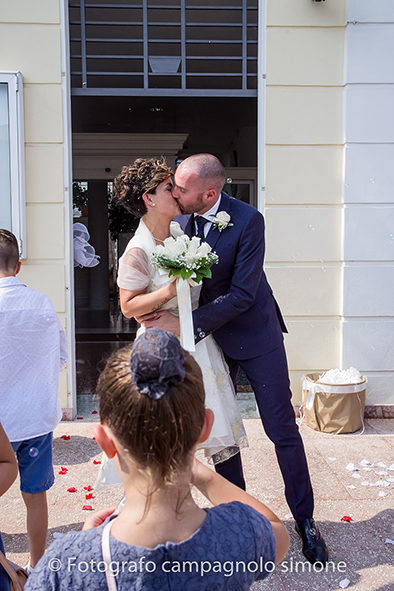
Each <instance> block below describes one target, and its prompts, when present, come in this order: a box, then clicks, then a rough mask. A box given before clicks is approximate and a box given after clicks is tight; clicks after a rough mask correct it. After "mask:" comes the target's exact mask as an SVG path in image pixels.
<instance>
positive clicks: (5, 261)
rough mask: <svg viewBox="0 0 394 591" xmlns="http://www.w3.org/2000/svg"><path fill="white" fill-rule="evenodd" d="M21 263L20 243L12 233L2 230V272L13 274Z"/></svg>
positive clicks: (0, 269) (0, 253)
mask: <svg viewBox="0 0 394 591" xmlns="http://www.w3.org/2000/svg"><path fill="white" fill-rule="evenodd" d="M18 262H19V248H18V242H17V240H16V238H15V236H14V234H13V233H12V232H10V231H9V230H5V229H3V228H1V229H0V271H2V272H6V273H12V272H13V271H14V270H15V269H16V266H17V264H18Z"/></svg>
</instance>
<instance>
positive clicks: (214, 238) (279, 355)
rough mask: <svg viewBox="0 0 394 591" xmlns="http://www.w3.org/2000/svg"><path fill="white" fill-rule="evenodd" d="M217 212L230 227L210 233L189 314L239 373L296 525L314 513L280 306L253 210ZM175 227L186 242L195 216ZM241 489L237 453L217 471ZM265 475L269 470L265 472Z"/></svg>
mask: <svg viewBox="0 0 394 591" xmlns="http://www.w3.org/2000/svg"><path fill="white" fill-rule="evenodd" d="M219 211H226V212H227V213H228V214H229V215H230V217H231V223H232V224H233V226H228V227H227V228H226V229H224V230H222V232H219V230H218V229H213V226H212V227H211V229H210V230H209V232H208V234H207V237H206V241H207V242H208V243H209V244H210V246H211V247H212V248H213V249H214V250H215V251H216V252H217V254H218V255H219V263H218V264H217V265H214V266H213V267H212V278H211V279H204V280H203V287H202V290H201V296H200V305H199V308H198V309H197V310H195V311H194V312H193V323H194V331H195V339H196V342H198V341H199V340H201V339H202V338H204V337H205V336H206V335H208V334H210V333H212V334H213V336H214V338H215V340H216V341H217V343H218V345H219V346H220V347H221V349H222V350H223V352H224V354H225V356H226V359H227V362H228V364H229V367H230V371H231V375H232V377H233V379H234V380H235V378H236V373H237V371H238V367H241V368H242V369H243V370H244V371H245V373H246V375H247V377H248V379H249V382H250V384H251V386H252V388H253V391H254V394H255V397H256V402H257V405H258V408H259V412H260V416H261V420H262V422H263V426H264V429H265V431H266V433H267V435H268V437H269V438H270V439H271V441H272V442H273V443H274V444H275V451H276V455H277V458H278V462H279V466H280V469H281V472H282V476H283V479H284V482H285V495H286V499H287V502H288V504H289V507H290V509H291V511H292V514H293V516H294V518H295V519H296V520H298V521H301V520H303V519H305V518H307V517H312V514H313V492H312V487H311V483H310V478H309V472H308V466H307V463H306V458H305V452H304V447H303V443H302V439H301V437H300V434H299V432H298V427H297V424H296V422H295V415H294V410H293V407H292V404H291V391H290V386H289V376H288V369H287V361H286V353H285V350H284V344H283V335H282V331H284V332H287V331H286V327H285V325H284V322H283V318H282V315H281V313H280V310H279V307H278V305H277V303H276V301H275V299H274V297H273V294H272V290H271V288H270V286H269V284H268V281H267V278H266V276H265V273H264V269H263V263H264V251H265V242H264V218H263V216H262V215H261V213H260V212H258V211H257V210H256V209H254V208H253V207H251V206H250V205H247V204H246V203H243V202H242V201H239V200H237V199H234V198H232V197H229V196H228V195H227V194H226V193H222V194H221V201H220V205H219ZM177 221H178V222H179V223H180V224H181V226H182V228H183V230H184V232H185V233H186V234H188V235H189V236H192V235H193V234H194V220H193V216H192V215H190V216H180V217H179V218H177ZM215 468H216V470H217V471H218V472H219V473H221V474H222V475H223V476H226V477H227V478H228V479H229V480H231V481H232V482H234V483H235V484H238V485H241V486H243V487H244V479H243V474H242V463H241V459H240V454H237V455H236V456H233V458H230V460H228V462H222V463H221V464H217V465H216V466H215ZM265 469H269V466H265Z"/></svg>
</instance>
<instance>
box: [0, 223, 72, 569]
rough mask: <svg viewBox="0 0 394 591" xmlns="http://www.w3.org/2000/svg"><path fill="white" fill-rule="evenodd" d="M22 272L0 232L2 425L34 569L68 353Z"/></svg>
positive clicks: (47, 305) (8, 238) (10, 241)
mask: <svg viewBox="0 0 394 591" xmlns="http://www.w3.org/2000/svg"><path fill="white" fill-rule="evenodd" d="M20 267H21V263H20V261H19V249H18V243H17V241H16V238H15V236H14V235H13V234H12V233H11V232H9V231H8V230H2V229H0V366H1V372H0V420H1V422H2V425H3V427H4V430H5V432H6V434H7V436H8V438H9V440H10V442H11V445H12V447H13V449H14V452H15V453H16V456H17V460H18V466H19V474H20V488H21V492H22V497H23V500H24V502H25V505H26V509H27V533H28V538H29V550H30V564H31V567H34V566H35V565H36V564H37V562H38V560H39V559H40V558H41V556H42V555H43V554H44V551H45V546H46V537H47V532H48V506H47V498H46V491H47V490H48V489H49V488H50V487H51V486H52V484H53V482H54V474H53V464H52V432H53V430H54V428H55V427H56V425H57V424H58V422H59V421H60V419H61V409H60V405H59V402H58V397H57V391H58V380H59V370H60V369H62V368H63V367H64V364H65V363H66V361H67V348H66V337H65V334H64V331H63V329H62V327H61V325H60V322H59V319H58V317H57V314H56V312H55V309H54V307H53V305H52V303H51V301H50V300H49V298H48V297H47V296H46V295H44V294H43V293H41V292H40V291H38V290H35V289H30V288H29V287H27V286H26V285H25V284H24V283H22V282H21V281H20V280H19V279H18V278H17V277H16V275H17V273H19V270H20Z"/></svg>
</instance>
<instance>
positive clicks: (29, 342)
mask: <svg viewBox="0 0 394 591" xmlns="http://www.w3.org/2000/svg"><path fill="white" fill-rule="evenodd" d="M66 361H67V345H66V335H65V334H64V331H63V329H62V327H61V324H60V322H59V319H58V317H57V314H56V312H55V309H54V307H53V305H52V303H51V301H50V299H49V298H48V297H47V296H46V295H44V294H43V293H41V292H40V291H37V290H35V289H30V288H29V287H26V285H25V284H24V283H22V282H21V281H20V280H19V279H18V278H17V277H4V278H0V422H1V423H2V425H3V427H4V430H5V432H6V433H7V435H8V438H9V440H10V441H22V440H24V439H31V438H33V437H39V436H40V435H45V434H46V433H50V432H51V431H53V429H54V428H55V427H56V425H57V424H58V422H59V421H60V419H61V408H60V405H59V402H58V397H57V391H58V383H59V370H60V369H63V366H64V364H65V363H66Z"/></svg>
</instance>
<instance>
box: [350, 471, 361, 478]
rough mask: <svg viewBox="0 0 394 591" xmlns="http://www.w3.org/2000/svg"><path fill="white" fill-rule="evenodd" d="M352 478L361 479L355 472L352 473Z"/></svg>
mask: <svg viewBox="0 0 394 591" xmlns="http://www.w3.org/2000/svg"><path fill="white" fill-rule="evenodd" d="M352 478H361V476H360V474H357V472H353V474H352Z"/></svg>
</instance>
